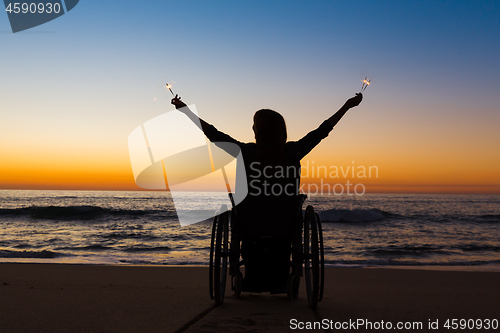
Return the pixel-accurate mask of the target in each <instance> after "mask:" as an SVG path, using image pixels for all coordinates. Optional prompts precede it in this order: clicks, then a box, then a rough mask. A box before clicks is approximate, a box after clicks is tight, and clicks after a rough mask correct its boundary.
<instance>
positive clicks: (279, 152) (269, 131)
mask: <svg viewBox="0 0 500 333" xmlns="http://www.w3.org/2000/svg"><path fill="white" fill-rule="evenodd" d="M362 99H363V95H362V94H361V93H358V94H356V96H355V97H352V98H350V99H348V100H347V101H346V102H345V104H344V105H343V106H342V107H341V108H340V109H339V110H338V111H337V112H336V113H335V114H334V115H333V116H331V117H330V118H328V119H327V120H325V121H324V122H323V123H322V124H321V125H320V126H319V127H318V128H317V129H315V130H313V131H311V132H309V133H308V134H307V135H306V136H304V137H303V138H302V139H300V140H298V141H288V142H287V130H286V123H285V119H284V118H283V116H281V114H279V113H278V112H276V111H273V110H269V109H262V110H259V111H257V112H256V113H255V115H254V117H253V126H252V129H253V131H254V134H255V143H243V142H240V141H237V140H235V139H233V138H232V137H230V136H229V135H227V134H225V133H222V132H220V131H218V130H217V129H216V128H215V127H214V126H212V125H210V124H208V123H207V122H205V121H204V120H203V119H201V118H198V116H197V115H195V114H194V113H193V112H192V111H191V110H189V108H187V107H186V104H185V103H184V102H182V101H181V99H180V97H178V96H177V95H176V96H175V98H173V99H172V104H173V105H175V107H176V108H177V109H179V110H180V111H181V112H183V113H184V114H186V115H187V116H188V117H189V118H190V119H191V120H192V121H193V122H194V123H195V124H196V125H197V126H201V129H202V130H203V132H204V133H205V135H206V136H207V138H208V139H209V140H210V141H211V142H230V143H233V144H236V145H238V146H239V147H240V149H241V153H242V155H243V160H244V163H245V171H246V176H247V185H248V195H247V197H246V198H245V199H244V200H243V201H242V202H241V203H240V204H239V205H238V210H237V212H238V214H239V217H238V219H239V221H240V222H241V225H240V234H241V235H244V237H242V246H241V255H242V258H243V260H245V262H246V264H245V278H244V280H243V291H270V292H271V293H279V292H286V281H287V277H288V274H289V260H290V251H291V235H292V233H293V228H292V227H291V226H290V225H289V224H287V222H288V223H289V221H293V218H294V214H295V213H296V212H295V211H294V208H295V207H296V206H295V207H294V206H293V205H294V204H293V200H296V199H295V198H297V195H298V194H299V188H300V160H301V159H302V158H303V157H304V156H306V155H307V154H308V153H309V152H310V151H311V150H312V149H313V148H314V147H316V146H317V145H318V144H319V143H320V142H321V140H323V139H324V138H326V137H327V136H328V134H329V133H330V131H331V130H332V129H333V127H334V126H335V125H336V124H337V123H338V122H339V120H340V119H341V118H342V117H343V116H344V115H345V113H346V112H347V111H348V110H349V109H351V108H353V107H355V106H358V105H359V104H360V103H361V101H362ZM198 119H199V122H198ZM198 124H199V125H198ZM237 167H239V166H237ZM237 186H238V185H236V187H237ZM262 235H266V236H270V237H269V238H268V240H267V241H266V240H265V239H264V240H263V238H262V237H261V236H262ZM262 242H264V243H265V242H267V244H262ZM262 248H267V251H268V252H269V251H270V252H272V254H273V256H272V259H268V258H270V257H271V256H268V255H267V254H264V256H260V257H259V259H258V260H249V259H252V258H253V257H254V256H255V254H256V253H258V252H259V251H260V252H262V251H261V250H262ZM277 258H278V259H277ZM270 276H271V277H273V278H269V277H270Z"/></svg>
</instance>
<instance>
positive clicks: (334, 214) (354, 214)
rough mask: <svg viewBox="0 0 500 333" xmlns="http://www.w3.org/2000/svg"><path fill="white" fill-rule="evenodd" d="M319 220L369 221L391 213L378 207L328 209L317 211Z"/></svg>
mask: <svg viewBox="0 0 500 333" xmlns="http://www.w3.org/2000/svg"><path fill="white" fill-rule="evenodd" d="M318 214H319V216H320V218H321V222H325V223H328V222H330V223H332V222H371V221H379V220H383V219H385V218H387V217H389V216H391V215H394V214H391V213H388V212H385V211H383V210H380V209H376V208H372V209H358V208H356V209H328V210H324V211H320V212H318Z"/></svg>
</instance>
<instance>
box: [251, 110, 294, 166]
mask: <svg viewBox="0 0 500 333" xmlns="http://www.w3.org/2000/svg"><path fill="white" fill-rule="evenodd" d="M253 123H254V125H253V130H254V132H255V141H256V143H257V146H258V148H259V153H258V158H259V159H260V160H263V161H273V160H277V159H279V158H280V157H282V155H283V151H284V149H285V143H286V140H287V134H286V123H285V119H284V118H283V116H282V115H281V114H279V113H278V112H276V111H273V110H269V109H262V110H259V111H257V112H255V115H254V116H253Z"/></svg>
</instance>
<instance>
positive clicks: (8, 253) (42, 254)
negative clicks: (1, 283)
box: [0, 250, 67, 259]
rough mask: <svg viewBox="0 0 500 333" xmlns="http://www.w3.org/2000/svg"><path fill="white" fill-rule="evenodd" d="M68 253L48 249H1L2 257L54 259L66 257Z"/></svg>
mask: <svg viewBox="0 0 500 333" xmlns="http://www.w3.org/2000/svg"><path fill="white" fill-rule="evenodd" d="M66 256H67V254H64V253H59V252H53V251H48V250H42V251H13V250H0V258H41V259H44V258H46V259H52V258H60V257H66Z"/></svg>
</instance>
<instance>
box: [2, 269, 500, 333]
mask: <svg viewBox="0 0 500 333" xmlns="http://www.w3.org/2000/svg"><path fill="white" fill-rule="evenodd" d="M207 276H208V269H207V268H205V267H168V266H167V267H165V266H160V267H152V266H100V265H76V264H75V265H61V264H0V297H1V302H0V327H1V332H4V333H7V332H213V331H226V332H241V331H243V332H245V331H246V332H265V331H275V332H287V331H294V330H295V331H296V330H298V328H300V327H302V325H303V326H304V327H307V325H313V323H314V322H321V323H327V322H328V327H321V328H320V329H316V330H311V331H328V330H329V328H331V327H333V328H335V326H331V325H335V323H337V325H341V324H342V323H344V327H345V325H346V324H347V323H349V322H350V323H351V325H352V322H353V321H358V320H365V322H366V321H370V322H371V323H372V325H381V322H382V321H383V322H384V325H387V322H390V323H391V324H392V325H394V327H393V329H392V330H393V331H394V330H396V327H395V325H396V324H397V323H398V322H402V323H407V322H410V323H417V322H421V323H422V328H421V329H420V328H419V329H415V330H414V331H428V330H429V329H428V325H429V321H431V322H436V320H438V325H439V330H432V331H434V332H436V331H447V330H446V329H445V328H443V325H444V324H445V322H446V320H447V319H467V320H468V319H474V320H476V319H483V320H484V319H491V320H493V319H497V320H499V319H500V313H499V310H498V309H499V308H500V287H499V284H498V281H499V277H500V273H499V272H498V271H494V272H478V271H473V272H470V271H439V270H415V269H413V270H405V269H383V268H328V269H327V271H326V279H327V282H326V290H325V296H324V299H323V301H322V302H321V303H320V304H319V307H318V309H317V310H316V311H312V310H310V309H309V308H308V306H307V300H306V296H305V287H304V285H303V284H302V285H301V295H300V296H299V299H298V300H297V301H289V300H288V299H287V298H286V295H269V294H244V295H243V297H242V298H241V299H239V300H237V299H235V298H234V297H233V296H232V293H231V292H229V290H228V291H227V297H226V299H225V303H224V304H223V305H222V306H220V307H217V308H215V307H214V303H213V301H212V300H210V298H209V296H208V281H207ZM359 323H361V322H359ZM363 325H366V324H363ZM293 328H296V329H293ZM316 328H318V327H316ZM324 328H327V329H324ZM351 328H352V326H351ZM358 330H360V331H370V330H369V329H367V327H366V326H360V327H358ZM377 331H384V330H382V329H378V330H377ZM429 331H431V330H429Z"/></svg>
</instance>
